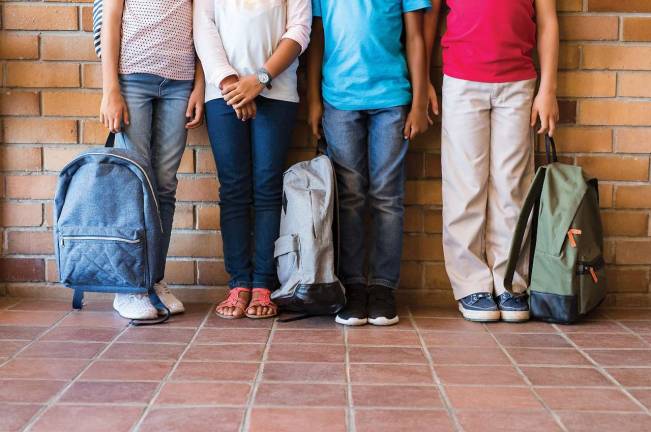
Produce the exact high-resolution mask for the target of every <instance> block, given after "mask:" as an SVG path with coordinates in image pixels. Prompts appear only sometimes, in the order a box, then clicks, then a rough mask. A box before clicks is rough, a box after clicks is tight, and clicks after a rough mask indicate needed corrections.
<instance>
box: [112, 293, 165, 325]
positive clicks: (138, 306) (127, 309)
mask: <svg viewBox="0 0 651 432" xmlns="http://www.w3.org/2000/svg"><path fill="white" fill-rule="evenodd" d="M113 309H115V310H116V311H117V312H118V313H119V314H120V316H121V317H122V318H126V319H136V320H142V319H154V318H157V317H158V311H157V310H156V308H155V307H154V305H153V304H151V301H150V300H149V296H147V295H145V294H116V295H115V300H113Z"/></svg>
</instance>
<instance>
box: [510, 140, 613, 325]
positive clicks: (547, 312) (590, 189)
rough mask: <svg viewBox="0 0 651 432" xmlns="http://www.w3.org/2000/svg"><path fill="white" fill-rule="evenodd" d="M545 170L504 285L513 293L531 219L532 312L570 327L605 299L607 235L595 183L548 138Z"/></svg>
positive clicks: (523, 218)
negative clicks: (558, 154)
mask: <svg viewBox="0 0 651 432" xmlns="http://www.w3.org/2000/svg"><path fill="white" fill-rule="evenodd" d="M545 147H546V151H547V162H548V164H547V165H546V166H542V167H540V168H539V169H538V171H537V172H536V176H535V178H534V181H533V184H532V185H531V188H530V189H529V193H528V195H527V198H526V200H525V202H524V205H523V208H522V211H521V213H520V217H519V219H518V223H517V226H516V229H515V233H514V235H513V242H512V244H511V251H510V254H509V262H508V265H507V270H506V275H505V280H504V285H505V287H506V288H507V290H509V291H511V287H512V282H513V274H514V272H515V268H516V265H517V263H518V261H519V259H520V253H521V250H522V244H523V242H524V239H525V232H526V230H527V226H528V222H529V217H530V215H531V214H532V212H533V216H532V217H531V221H532V223H531V255H530V263H529V269H530V272H529V279H530V283H529V288H528V294H529V307H530V309H531V316H532V317H533V318H536V319H540V320H543V321H550V322H557V323H571V322H574V321H576V320H577V319H579V318H581V317H583V316H584V315H585V314H587V313H588V312H590V311H591V310H593V309H594V308H595V307H597V306H598V305H599V304H600V303H601V302H602V301H603V299H604V297H605V295H606V277H605V268H604V258H603V230H602V226H601V217H600V214H599V191H598V187H597V179H596V178H590V177H587V176H586V174H585V173H584V172H583V170H582V169H581V167H578V166H574V165H568V164H563V163H560V162H558V158H557V157H556V146H555V144H554V141H553V140H552V139H551V138H549V137H545Z"/></svg>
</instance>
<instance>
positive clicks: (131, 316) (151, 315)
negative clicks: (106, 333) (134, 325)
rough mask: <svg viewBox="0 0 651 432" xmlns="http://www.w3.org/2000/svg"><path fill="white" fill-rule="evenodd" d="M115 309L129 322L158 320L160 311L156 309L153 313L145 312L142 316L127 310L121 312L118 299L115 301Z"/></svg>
mask: <svg viewBox="0 0 651 432" xmlns="http://www.w3.org/2000/svg"><path fill="white" fill-rule="evenodd" d="M113 309H114V310H115V311H116V312H117V313H118V314H119V315H120V316H121V317H122V318H125V319H129V320H148V319H155V318H158V311H157V310H156V308H154V310H153V311H149V313H147V312H143V313H141V314H136V313H129V312H127V311H125V310H120V308H119V307H118V304H117V299H115V300H113Z"/></svg>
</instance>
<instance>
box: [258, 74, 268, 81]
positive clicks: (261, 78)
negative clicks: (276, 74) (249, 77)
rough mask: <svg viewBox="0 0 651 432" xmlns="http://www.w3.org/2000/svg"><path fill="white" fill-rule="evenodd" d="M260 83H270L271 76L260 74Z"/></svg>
mask: <svg viewBox="0 0 651 432" xmlns="http://www.w3.org/2000/svg"><path fill="white" fill-rule="evenodd" d="M258 81H260V82H261V83H262V84H267V83H268V82H269V76H268V75H267V74H266V73H264V72H258Z"/></svg>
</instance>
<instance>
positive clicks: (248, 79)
mask: <svg viewBox="0 0 651 432" xmlns="http://www.w3.org/2000/svg"><path fill="white" fill-rule="evenodd" d="M262 90H264V86H263V85H262V84H261V83H260V81H258V77H257V76H256V75H247V76H245V77H242V78H240V80H239V81H238V82H236V83H233V84H227V85H225V86H224V88H223V90H222V94H223V95H224V100H225V101H226V103H227V104H228V105H230V106H232V107H234V108H236V109H239V108H242V107H243V106H244V105H246V104H248V103H249V102H251V101H253V100H254V99H255V98H256V97H258V95H259V94H260V93H262Z"/></svg>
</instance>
